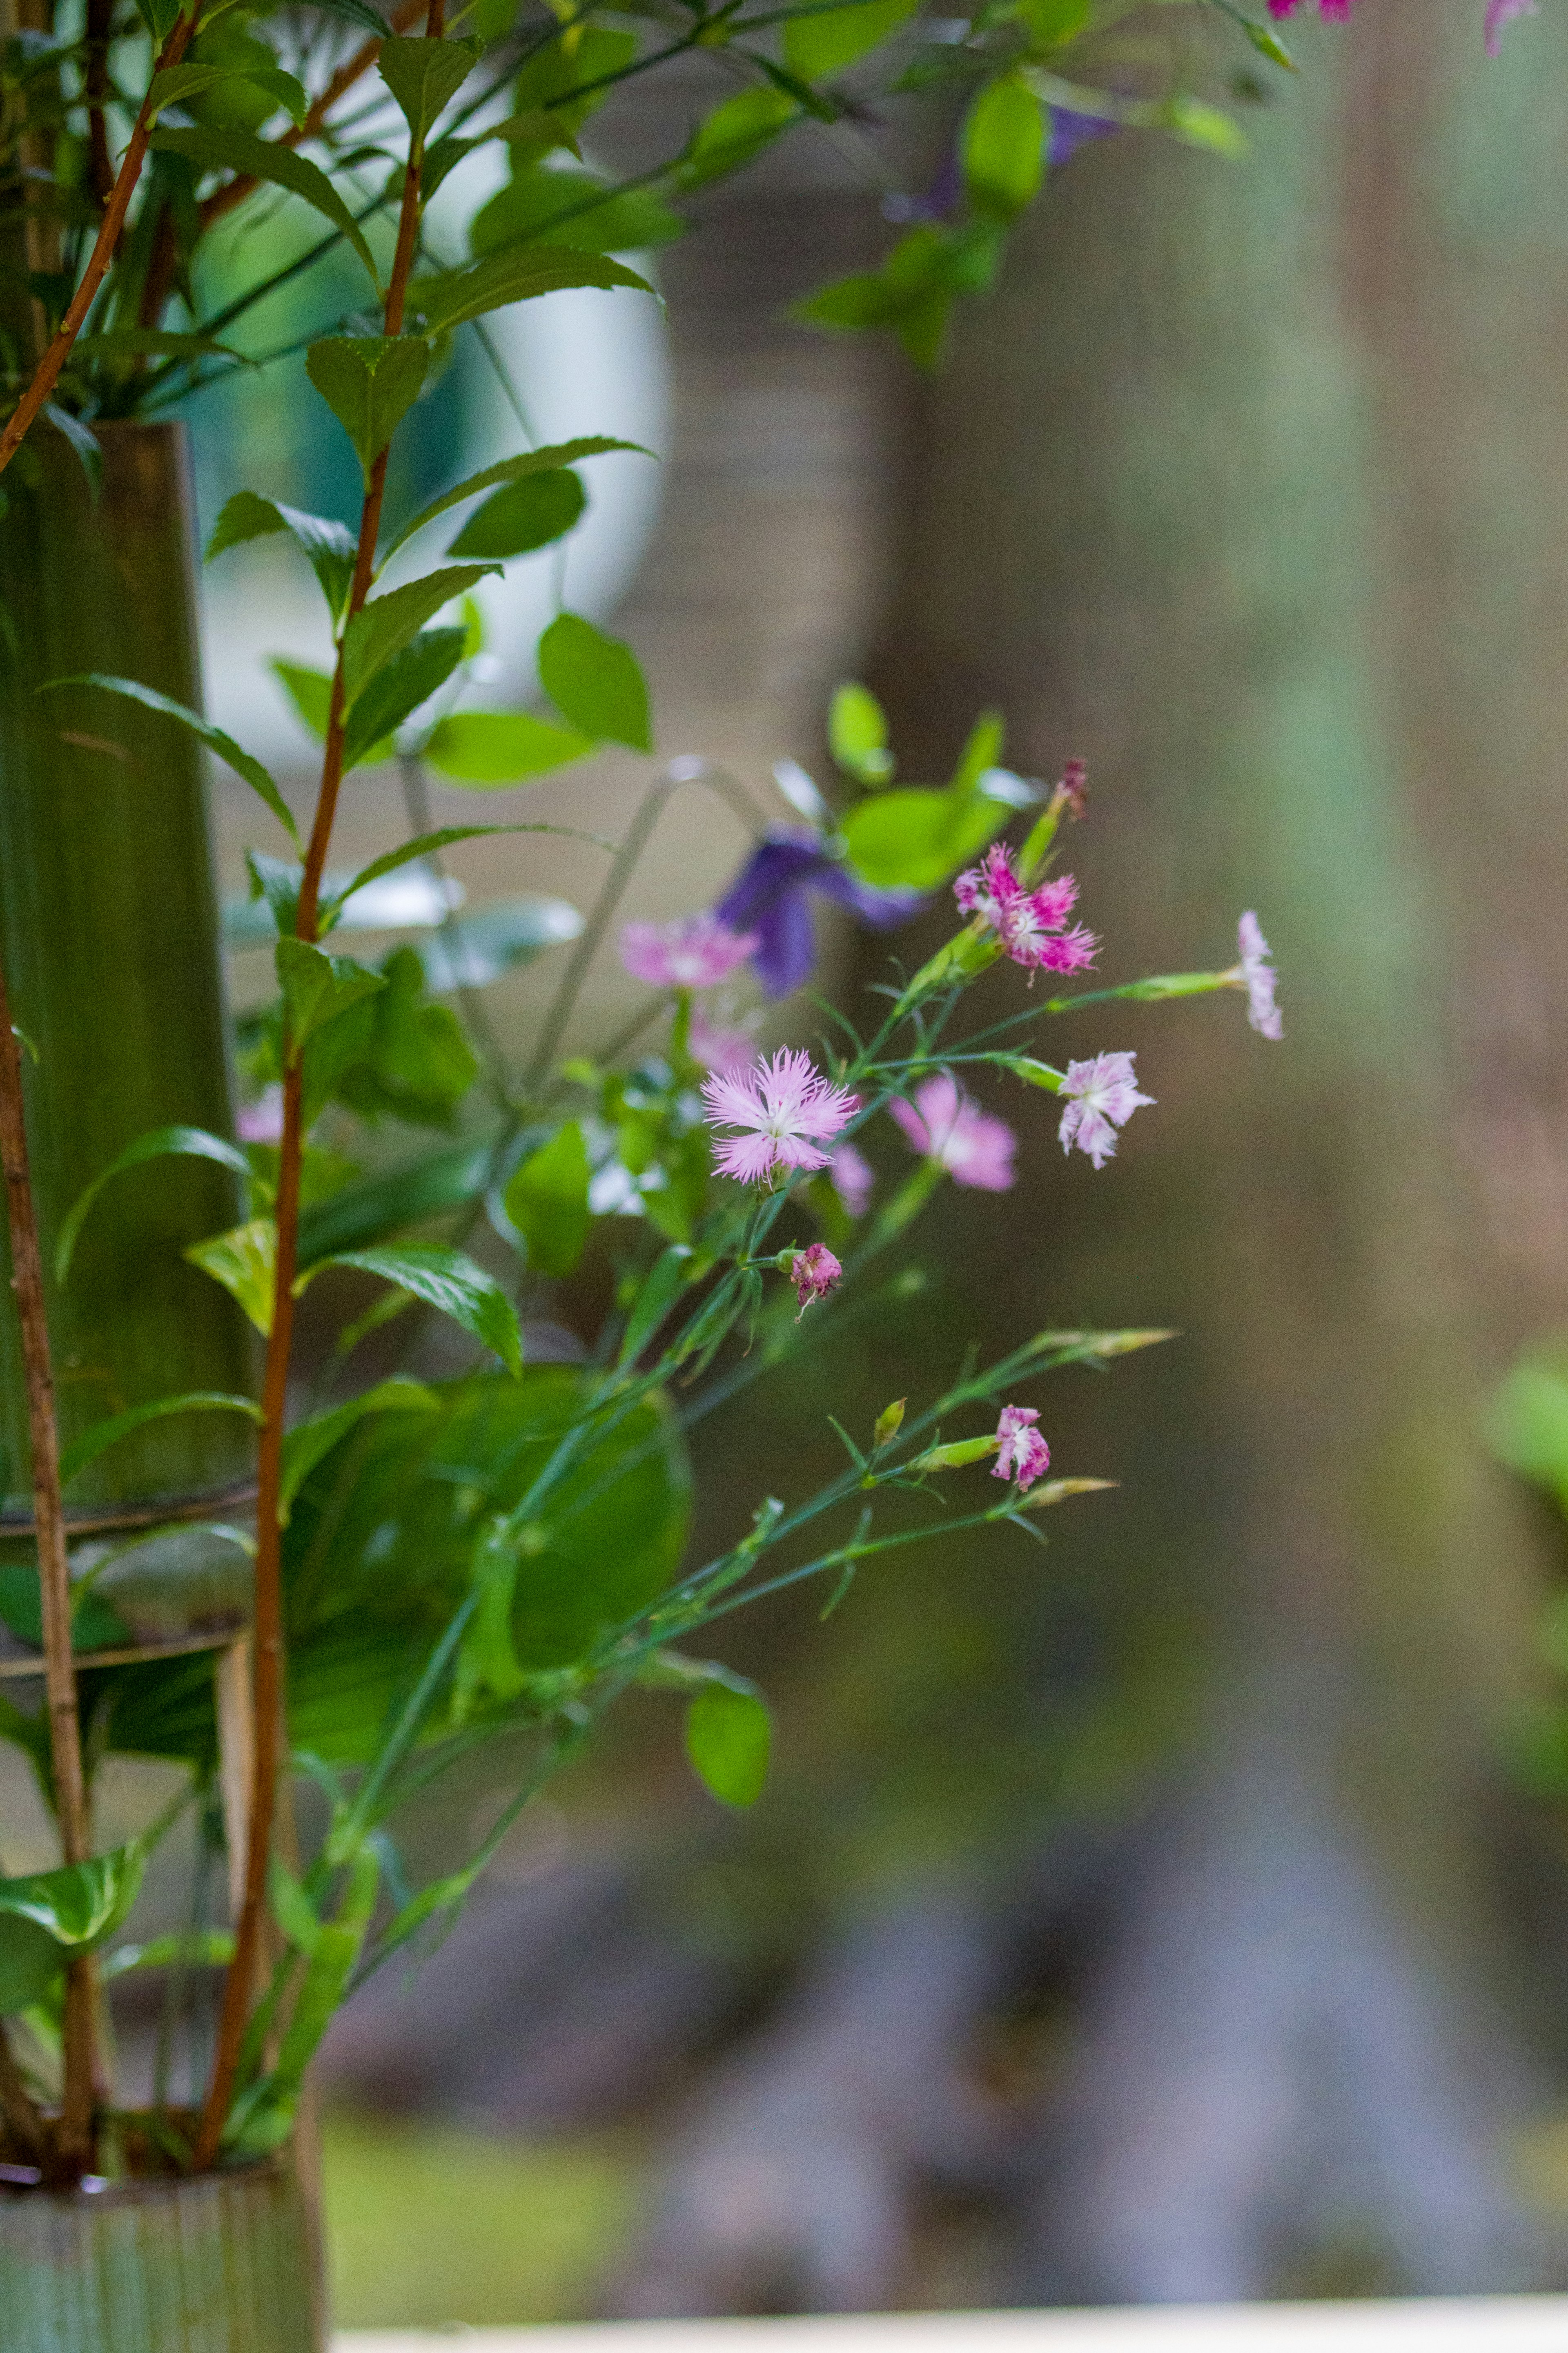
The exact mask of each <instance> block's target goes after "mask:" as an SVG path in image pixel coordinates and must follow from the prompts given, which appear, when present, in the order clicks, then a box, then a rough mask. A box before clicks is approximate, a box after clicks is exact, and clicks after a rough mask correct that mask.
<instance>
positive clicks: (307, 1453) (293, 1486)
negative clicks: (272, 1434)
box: [278, 1374, 441, 1528]
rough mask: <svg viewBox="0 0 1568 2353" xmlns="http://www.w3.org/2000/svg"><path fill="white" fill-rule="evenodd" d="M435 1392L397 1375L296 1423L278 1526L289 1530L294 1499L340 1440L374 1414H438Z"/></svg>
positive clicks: (286, 1449) (288, 1441)
mask: <svg viewBox="0 0 1568 2353" xmlns="http://www.w3.org/2000/svg"><path fill="white" fill-rule="evenodd" d="M440 1402H441V1401H440V1399H439V1398H438V1397H437V1395H436V1393H435V1391H434V1389H430V1388H426V1385H425V1383H424V1382H423V1381H415V1380H410V1379H408V1378H407V1377H406V1376H405V1375H402V1374H398V1375H395V1376H394V1377H393V1378H392V1379H391V1380H386V1381H378V1382H377V1383H376V1386H375V1387H374V1388H373V1389H366V1390H365V1391H364V1393H363V1396H361V1397H356V1398H349V1399H348V1401H347V1403H346V1404H344V1405H339V1406H334V1407H333V1408H332V1409H331V1411H330V1412H328V1413H318V1414H313V1415H312V1416H311V1418H310V1420H309V1421H300V1422H296V1423H295V1425H294V1428H293V1429H292V1430H289V1433H288V1435H287V1437H286V1438H285V1439H284V1440H283V1475H282V1479H281V1481H280V1482H279V1493H278V1525H279V1527H284V1528H286V1527H287V1526H288V1525H289V1512H290V1510H291V1509H292V1506H293V1503H294V1498H295V1496H296V1495H297V1494H298V1493H299V1492H300V1488H301V1487H302V1486H303V1485H304V1483H305V1482H306V1480H307V1479H308V1478H309V1477H310V1473H311V1472H312V1471H313V1470H314V1469H315V1467H316V1465H317V1463H318V1462H320V1461H322V1460H323V1459H324V1458H325V1457H326V1456H327V1455H329V1454H330V1453H331V1451H332V1449H333V1447H334V1446H336V1444H337V1443H338V1440H340V1439H342V1438H346V1437H347V1436H348V1433H349V1431H350V1430H353V1429H354V1428H356V1427H357V1425H358V1424H359V1423H360V1422H362V1421H363V1419H364V1418H365V1416H366V1415H367V1414H372V1413H434V1412H436V1411H437V1409H438V1407H439V1405H440Z"/></svg>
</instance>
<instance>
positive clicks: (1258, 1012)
mask: <svg viewBox="0 0 1568 2353" xmlns="http://www.w3.org/2000/svg"><path fill="white" fill-rule="evenodd" d="M1236 941H1237V947H1239V949H1240V950H1241V962H1240V963H1239V964H1238V965H1237V974H1238V975H1239V976H1240V980H1241V986H1242V987H1244V988H1245V989H1246V991H1247V1019H1248V1021H1249V1022H1250V1023H1251V1024H1252V1027H1253V1028H1254V1029H1256V1030H1257V1032H1258V1036H1259V1037H1260V1038H1272V1039H1275V1040H1276V1041H1278V1040H1279V1039H1281V1038H1283V1036H1284V1035H1285V1024H1284V1021H1283V1019H1282V1018H1281V1016H1280V1012H1279V1007H1278V1006H1277V1005H1276V1004H1275V1002H1274V990H1275V987H1276V986H1277V984H1278V981H1279V975H1278V973H1276V971H1275V969H1274V967H1273V965H1271V964H1270V963H1269V961H1268V959H1269V956H1270V955H1271V954H1272V950H1271V949H1270V947H1269V945H1268V941H1267V940H1266V939H1265V938H1264V936H1263V933H1262V930H1261V929H1260V927H1259V924H1258V918H1257V916H1256V915H1255V914H1253V913H1250V912H1248V913H1247V914H1245V915H1243V917H1242V919H1241V921H1240V923H1237V927H1236Z"/></svg>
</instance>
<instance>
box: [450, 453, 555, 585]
mask: <svg viewBox="0 0 1568 2353" xmlns="http://www.w3.org/2000/svg"><path fill="white" fill-rule="evenodd" d="M587 503H588V501H587V496H586V494H585V492H584V489H583V485H582V483H581V482H580V481H579V480H577V477H576V475H575V474H574V473H573V472H572V471H571V470H570V468H569V467H565V466H562V467H557V468H556V469H554V470H552V472H549V473H539V474H530V475H527V476H525V477H524V479H523V480H521V481H518V482H507V483H505V484H503V486H502V487H501V489H500V490H499V491H492V492H491V493H490V496H489V498H488V499H487V500H486V501H485V502H484V504H483V506H481V507H477V508H476V509H475V511H474V512H473V513H472V514H471V515H470V516H469V517H468V521H467V522H465V523H464V525H463V528H462V529H461V531H460V532H459V533H458V536H457V538H456V539H455V540H453V542H452V543H451V545H450V546H449V547H448V548H447V554H448V555H479V556H489V557H492V558H494V559H496V560H498V561H501V562H504V561H505V560H506V559H507V558H508V557H510V556H513V555H531V554H532V553H533V550H534V549H535V548H536V547H548V546H549V545H550V543H551V542H552V540H556V539H564V538H565V536H566V533H568V532H569V531H571V530H573V529H574V526H575V525H576V523H577V522H578V521H579V520H580V518H581V516H582V513H583V510H584V507H585V506H586V505H587Z"/></svg>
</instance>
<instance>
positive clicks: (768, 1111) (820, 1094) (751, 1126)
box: [702, 1046, 860, 1185]
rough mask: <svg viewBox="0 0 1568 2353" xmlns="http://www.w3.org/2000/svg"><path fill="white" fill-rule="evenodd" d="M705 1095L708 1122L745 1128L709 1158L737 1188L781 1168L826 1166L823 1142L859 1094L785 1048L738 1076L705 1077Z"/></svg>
mask: <svg viewBox="0 0 1568 2353" xmlns="http://www.w3.org/2000/svg"><path fill="white" fill-rule="evenodd" d="M702 1100H703V1103H705V1104H706V1106H707V1113H706V1116H707V1119H708V1123H709V1124H710V1126H711V1127H739V1128H744V1129H745V1130H747V1131H748V1132H747V1133H746V1134H743V1135H728V1136H725V1137H723V1138H721V1142H720V1144H719V1148H718V1150H717V1152H716V1153H715V1154H714V1156H713V1165H714V1166H715V1167H716V1168H717V1169H718V1171H719V1173H720V1175H721V1176H734V1177H737V1178H738V1179H739V1180H740V1182H741V1183H742V1185H760V1184H762V1183H763V1181H764V1180H765V1179H767V1178H769V1177H771V1176H773V1172H774V1170H775V1169H778V1168H826V1166H827V1157H828V1155H827V1154H826V1152H824V1151H823V1150H822V1149H821V1146H822V1145H824V1144H826V1143H828V1142H829V1141H830V1140H831V1139H832V1138H833V1137H834V1136H836V1135H837V1133H838V1131H839V1129H840V1128H841V1127H843V1126H845V1125H846V1124H847V1122H848V1121H849V1120H850V1118H851V1117H852V1116H853V1115H854V1113H856V1112H858V1110H859V1108H860V1098H859V1096H858V1095H855V1094H851V1093H850V1092H849V1090H848V1088H847V1087H836V1086H834V1085H833V1083H832V1082H831V1081H830V1080H827V1079H825V1078H824V1077H823V1076H822V1074H821V1072H820V1071H818V1070H816V1068H815V1067H814V1065H813V1062H812V1059H811V1056H810V1055H809V1054H801V1053H792V1052H791V1051H790V1050H789V1048H788V1047H787V1046H781V1048H780V1049H779V1050H778V1052H777V1053H776V1054H775V1055H774V1056H773V1060H772V1061H771V1062H767V1061H761V1062H758V1063H757V1064H756V1065H755V1067H754V1068H753V1069H752V1070H751V1071H747V1072H746V1073H745V1075H744V1076H743V1077H738V1076H737V1075H736V1074H735V1073H733V1072H732V1071H713V1072H712V1073H711V1075H710V1077H708V1078H706V1079H704V1080H703V1082H702Z"/></svg>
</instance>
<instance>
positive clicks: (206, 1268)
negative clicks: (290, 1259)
mask: <svg viewBox="0 0 1568 2353" xmlns="http://www.w3.org/2000/svg"><path fill="white" fill-rule="evenodd" d="M184 1256H185V1257H186V1258H187V1259H188V1260H189V1261H190V1262H191V1264H192V1265H193V1266H198V1267H200V1269H201V1271H202V1272H203V1273H204V1274H210V1275H211V1277H212V1279H213V1281H214V1282H220V1283H222V1285H223V1287H224V1289H225V1290H226V1292H227V1293H228V1294H229V1297H230V1298H231V1299H235V1300H237V1301H238V1303H239V1304H240V1306H241V1307H242V1308H243V1309H244V1310H245V1313H246V1314H247V1316H248V1317H249V1319H250V1321H251V1322H252V1323H253V1324H255V1326H256V1328H257V1330H258V1332H259V1333H260V1335H261V1336H262V1338H263V1339H264V1340H265V1338H266V1337H267V1335H268V1333H269V1332H270V1331H271V1329H272V1293H273V1286H274V1283H275V1282H276V1279H277V1271H278V1229H277V1227H276V1225H275V1224H274V1223H273V1221H272V1219H270V1218H252V1219H249V1220H248V1221H247V1223H246V1224H245V1225H243V1226H231V1227H230V1229H229V1230H228V1232H227V1233H226V1234H214V1235H212V1236H211V1237H210V1238H209V1239H208V1240H206V1241H203V1242H192V1243H191V1245H190V1247H189V1248H188V1249H187V1250H185V1251H184Z"/></svg>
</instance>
